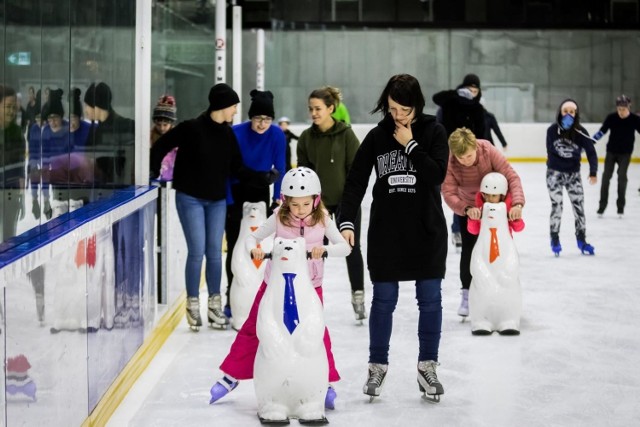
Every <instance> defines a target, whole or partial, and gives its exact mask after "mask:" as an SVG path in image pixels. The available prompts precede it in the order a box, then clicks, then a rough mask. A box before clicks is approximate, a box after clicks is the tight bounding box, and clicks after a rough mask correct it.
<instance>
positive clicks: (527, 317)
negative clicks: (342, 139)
mask: <svg viewBox="0 0 640 427" xmlns="http://www.w3.org/2000/svg"><path fill="white" fill-rule="evenodd" d="M602 166H603V165H602V164H600V166H599V169H600V171H601V170H602ZM514 167H515V169H516V170H517V171H518V173H519V174H520V177H521V179H522V182H523V186H524V191H525V196H526V199H527V203H526V207H525V209H524V212H523V219H524V221H525V223H526V227H525V230H524V231H523V232H521V233H515V234H514V239H515V243H516V246H517V248H518V252H519V255H520V281H521V283H522V288H523V315H522V323H521V335H519V336H501V335H498V334H497V333H494V334H493V335H491V336H472V335H471V332H470V325H469V322H465V323H462V322H461V321H460V317H458V316H457V314H456V310H457V307H458V303H459V299H460V296H459V288H460V281H459V278H458V271H459V266H458V264H459V259H460V256H459V254H457V253H456V251H455V248H454V246H453V245H452V244H451V243H450V244H449V254H448V258H447V274H446V277H445V280H444V281H443V283H442V299H443V301H442V305H443V324H442V339H441V344H440V356H439V359H440V367H439V369H438V377H439V379H440V381H441V382H442V384H443V385H444V389H445V394H444V395H443V396H442V400H441V402H440V403H439V404H432V403H428V402H426V401H424V400H422V399H421V394H420V392H419V390H418V385H417V382H416V363H417V353H418V350H417V347H418V342H417V318H418V309H417V306H416V302H415V298H414V295H415V293H414V286H413V284H412V283H410V282H403V283H401V290H400V300H399V302H398V307H397V309H396V312H395V315H394V325H393V335H392V338H391V351H390V364H389V373H388V375H387V379H386V383H385V385H384V389H383V391H382V394H381V396H380V397H379V398H378V399H376V400H375V401H374V402H373V403H370V402H369V398H368V396H366V395H364V394H363V393H362V386H363V384H364V381H365V377H366V371H367V361H368V359H367V358H368V333H369V332H368V324H367V321H366V320H365V324H364V326H358V325H357V324H356V322H355V321H354V317H353V311H352V309H351V304H350V287H349V282H348V278H347V270H346V264H345V261H344V259H328V260H327V262H326V267H325V283H324V298H325V317H326V322H327V326H328V327H329V330H330V332H331V338H332V342H333V352H334V355H335V360H336V364H337V368H338V370H339V371H340V373H341V376H342V380H341V381H339V382H338V383H336V384H335V387H336V391H337V393H338V399H337V400H336V409H335V410H333V411H327V413H326V415H327V418H328V419H329V421H330V425H332V426H348V427H355V426H369V427H372V426H385V427H386V426H401V425H402V426H404V425H434V426H461V427H476V426H505V427H507V426H520V427H524V426H563V427H566V426H632V425H638V422H639V421H638V420H640V334H639V333H638V325H639V324H640V322H639V320H640V314H639V313H640V310H639V307H640V273H639V271H640V270H636V269H635V268H634V267H633V265H636V266H638V265H640V257H639V256H638V250H639V248H640V227H639V226H638V218H640V193H639V192H638V187H640V165H638V164H632V165H631V166H630V168H629V184H628V189H627V206H626V209H625V215H624V218H623V219H620V218H618V216H617V215H616V208H615V206H616V205H615V201H616V194H617V193H616V191H617V190H616V189H617V176H616V175H615V174H614V176H613V179H612V182H611V187H610V197H609V208H608V210H607V212H606V213H605V215H604V216H603V217H602V218H598V217H597V215H596V210H597V206H598V200H599V192H600V182H598V184H596V185H593V186H592V185H589V184H588V182H587V180H586V175H587V169H588V168H587V166H586V165H585V164H583V166H582V176H583V183H584V187H585V208H586V213H587V241H588V242H589V243H591V244H592V245H593V246H594V247H595V252H596V255H595V256H586V255H582V254H581V253H580V251H579V250H578V248H577V246H576V240H575V236H574V226H573V224H574V223H573V212H572V210H571V206H570V204H569V201H568V198H567V196H566V194H565V203H564V206H565V209H564V214H563V222H562V229H561V243H562V245H563V251H562V254H561V255H560V257H558V258H556V257H555V256H554V255H553V253H552V252H551V249H550V246H549V212H550V202H549V197H548V194H547V190H546V185H545V171H546V167H545V165H544V164H542V163H515V164H514ZM598 179H599V180H600V179H601V172H599V174H598ZM368 197H370V188H369V195H368ZM369 205H370V198H369V199H367V200H366V201H365V203H364V204H363V208H364V209H363V230H366V227H368V214H369V212H368V206H369ZM443 205H444V203H443ZM444 209H445V215H446V217H447V221H448V223H450V222H451V211H450V210H449V209H448V207H446V205H444ZM398 221H402V218H398ZM390 226H392V224H390ZM363 234H365V233H363ZM365 236H366V234H365ZM362 243H363V249H364V252H365V253H366V241H365V239H363V242H362ZM223 277H224V274H223ZM367 277H368V275H367ZM367 280H368V279H367ZM223 282H226V280H224V279H223ZM223 286H224V285H223ZM365 292H366V299H367V312H368V311H369V304H370V300H371V283H366V284H365ZM201 300H204V301H205V302H206V297H205V298H201ZM203 309H204V303H203ZM203 313H204V310H203ZM234 336H235V331H233V330H231V329H230V330H226V331H220V330H212V329H209V328H204V327H203V328H201V329H200V332H199V333H194V332H191V331H190V330H189V329H188V327H187V324H186V321H184V322H182V323H181V324H180V325H179V326H178V327H177V328H176V330H175V331H174V332H173V334H172V335H171V337H170V338H169V339H168V340H167V342H166V343H165V345H164V346H163V348H162V349H161V350H160V352H159V353H158V354H157V355H156V357H155V358H154V360H153V362H152V363H151V364H150V366H149V367H148V368H147V370H146V371H145V372H144V374H143V375H142V376H141V377H140V379H139V380H138V382H137V383H136V384H135V386H134V387H133V388H132V389H131V391H130V392H129V394H128V395H127V397H126V398H125V400H124V401H123V402H122V404H121V405H120V406H119V408H118V410H117V411H116V412H115V413H114V415H113V416H112V418H111V420H110V423H109V425H110V426H136V427H138V426H139V427H143V426H144V427H148V426H172V427H174V426H194V427H197V426H254V425H256V426H257V425H260V423H259V421H258V418H257V416H256V411H257V406H256V399H255V393H254V389H253V383H252V382H251V381H244V382H241V383H240V386H239V387H238V388H237V389H236V390H234V391H233V392H232V393H231V394H229V395H228V396H226V397H225V398H224V399H222V400H220V401H219V402H217V403H215V404H214V405H209V404H208V402H209V389H210V387H211V386H212V384H213V383H214V382H215V381H216V380H217V379H218V378H219V377H220V375H221V374H220V371H219V369H218V366H219V365H220V363H221V362H222V360H223V358H224V357H225V355H226V354H227V351H228V350H229V347H230V345H231V343H232V341H233V339H234ZM291 425H298V422H297V421H296V420H292V421H291Z"/></svg>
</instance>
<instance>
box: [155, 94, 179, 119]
mask: <svg viewBox="0 0 640 427" xmlns="http://www.w3.org/2000/svg"><path fill="white" fill-rule="evenodd" d="M176 111H177V109H176V99H175V98H174V97H173V96H171V95H162V96H161V97H160V98H158V103H157V104H156V106H155V108H154V109H153V120H156V119H161V120H169V121H171V122H175V121H176Z"/></svg>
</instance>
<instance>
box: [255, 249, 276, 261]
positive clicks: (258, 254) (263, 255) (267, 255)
mask: <svg viewBox="0 0 640 427" xmlns="http://www.w3.org/2000/svg"><path fill="white" fill-rule="evenodd" d="M251 259H257V260H262V259H271V252H265V251H263V250H262V249H260V248H254V249H251Z"/></svg>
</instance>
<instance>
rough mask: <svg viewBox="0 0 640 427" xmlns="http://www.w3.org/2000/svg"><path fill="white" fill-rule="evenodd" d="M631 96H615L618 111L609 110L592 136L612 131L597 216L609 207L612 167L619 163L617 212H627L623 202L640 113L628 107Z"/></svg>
mask: <svg viewBox="0 0 640 427" xmlns="http://www.w3.org/2000/svg"><path fill="white" fill-rule="evenodd" d="M630 105H631V100H630V99H629V98H628V97H627V96H626V95H620V96H619V97H618V98H617V99H616V112H615V113H611V114H609V115H608V116H607V117H606V118H605V119H604V123H602V127H600V130H598V132H596V133H595V135H593V139H595V140H596V141H598V140H599V139H600V138H602V137H603V136H604V134H605V133H607V132H608V131H609V130H611V135H610V136H609V141H608V142H607V154H606V157H605V158H604V172H603V173H602V184H601V186H600V203H599V206H598V216H599V217H601V216H602V215H603V214H604V211H605V209H607V203H608V201H609V182H610V181H611V177H612V176H613V169H614V168H615V166H616V164H617V165H618V200H617V201H616V205H617V208H618V216H620V217H621V218H622V215H624V205H625V204H626V198H625V195H626V192H627V170H628V169H629V163H630V162H631V154H632V153H633V145H634V142H635V133H636V132H640V116H638V115H636V114H633V113H631V111H630V110H629V107H630Z"/></svg>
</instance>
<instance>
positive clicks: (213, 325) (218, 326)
mask: <svg viewBox="0 0 640 427" xmlns="http://www.w3.org/2000/svg"><path fill="white" fill-rule="evenodd" d="M228 326H229V325H228V324H226V325H221V324H219V323H215V322H209V327H210V328H211V329H218V330H220V331H225V330H227V327H228Z"/></svg>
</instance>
